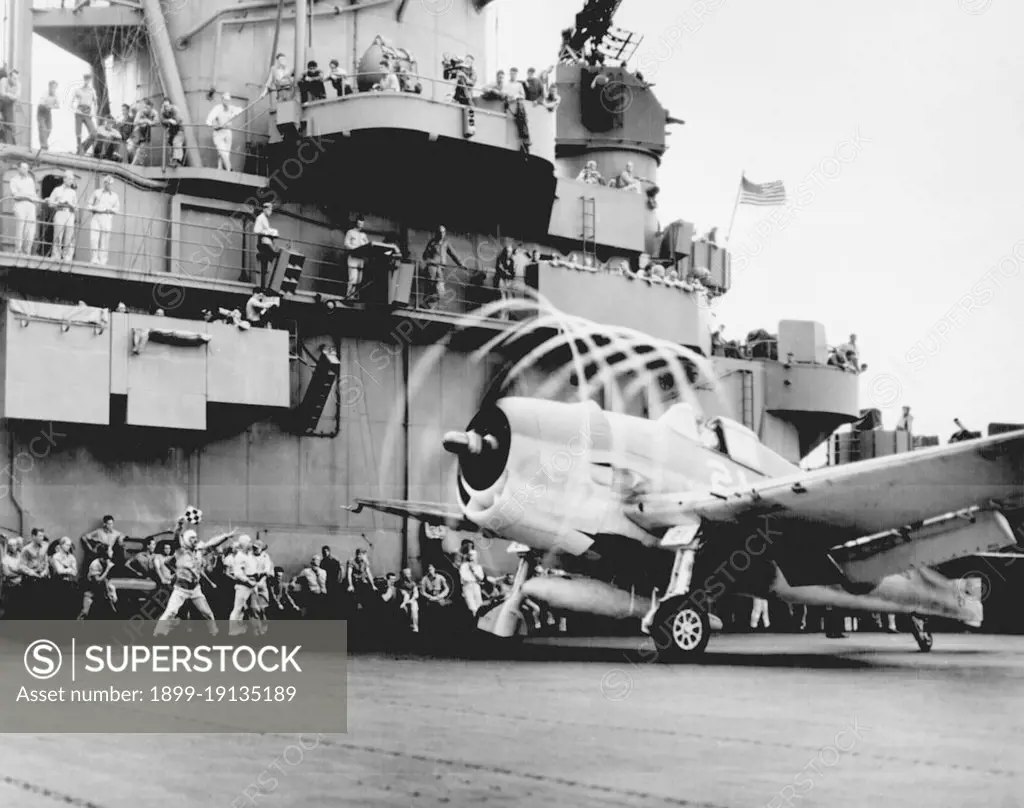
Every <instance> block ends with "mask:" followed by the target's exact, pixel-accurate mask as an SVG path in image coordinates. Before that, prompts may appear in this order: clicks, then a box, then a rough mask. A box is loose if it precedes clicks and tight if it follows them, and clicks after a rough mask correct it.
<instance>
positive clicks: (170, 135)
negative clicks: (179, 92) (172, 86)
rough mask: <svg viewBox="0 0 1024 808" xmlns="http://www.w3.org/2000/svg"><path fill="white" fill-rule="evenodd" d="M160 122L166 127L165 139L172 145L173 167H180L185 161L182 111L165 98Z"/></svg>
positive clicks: (161, 108)
mask: <svg viewBox="0 0 1024 808" xmlns="http://www.w3.org/2000/svg"><path fill="white" fill-rule="evenodd" d="M160 123H162V124H163V127H164V140H165V142H166V143H168V144H169V145H170V147H171V168H178V167H179V166H181V165H184V163H185V132H184V130H183V129H182V126H181V113H180V112H178V108H177V107H175V106H174V104H172V103H171V99H169V98H165V99H164V103H163V106H161V107H160Z"/></svg>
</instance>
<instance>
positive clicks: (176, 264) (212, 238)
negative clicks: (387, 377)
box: [0, 188, 526, 316]
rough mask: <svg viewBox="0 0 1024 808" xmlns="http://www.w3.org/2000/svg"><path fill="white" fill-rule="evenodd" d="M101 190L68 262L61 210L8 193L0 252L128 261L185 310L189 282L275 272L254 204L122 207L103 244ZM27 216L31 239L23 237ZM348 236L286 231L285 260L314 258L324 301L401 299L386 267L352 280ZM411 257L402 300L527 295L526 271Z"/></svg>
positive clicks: (12, 256)
mask: <svg viewBox="0 0 1024 808" xmlns="http://www.w3.org/2000/svg"><path fill="white" fill-rule="evenodd" d="M93 191H94V189H92V188H90V189H88V190H86V191H84V192H79V194H78V206H79V207H78V211H77V212H76V216H75V219H74V223H73V224H72V226H71V230H70V235H69V236H68V239H69V240H68V242H67V250H68V251H67V255H68V258H67V259H66V260H63V261H62V260H61V249H60V247H61V245H60V244H58V243H57V235H58V234H57V233H56V232H55V231H56V227H55V225H54V222H53V213H54V212H55V209H54V208H53V207H52V206H51V205H49V204H48V203H46V202H45V201H37V202H35V203H34V204H33V206H32V209H33V210H34V211H35V214H36V218H35V222H34V224H33V222H32V218H31V217H30V216H26V217H24V218H19V215H18V211H16V210H15V200H14V198H13V197H12V196H10V195H8V196H5V197H2V198H0V254H2V255H4V256H5V257H6V258H7V259H8V260H13V261H16V262H18V263H24V264H27V265H28V266H29V267H30V268H33V269H39V270H43V271H45V270H51V271H58V270H60V269H67V268H68V265H69V264H71V263H75V264H81V265H85V266H92V267H95V268H97V269H99V268H103V269H105V270H120V271H123V274H122V273H121V272H119V273H118V274H119V275H122V276H124V277H131V278H133V279H137V280H149V281H152V282H154V283H158V284H160V286H161V287H168V286H173V287H174V288H175V289H176V290H179V292H180V293H177V292H176V293H175V294H173V295H171V294H164V295H160V296H159V297H160V298H161V299H159V300H157V299H156V297H157V296H156V295H155V297H154V305H155V306H159V307H161V308H163V309H164V311H165V313H167V314H174V313H175V312H174V310H175V309H179V308H180V307H181V306H182V305H183V304H185V303H186V301H187V299H188V296H187V293H186V290H187V288H188V287H189V286H194V287H197V288H202V287H203V286H216V287H218V288H223V287H224V286H225V284H226V285H229V286H232V287H234V286H236V285H237V287H238V292H239V293H246V292H248V291H250V290H251V289H252V288H253V287H256V286H267V285H268V284H269V282H270V280H271V279H270V278H268V277H263V276H261V267H260V262H259V261H258V259H257V255H256V241H257V239H256V236H255V234H254V233H253V230H252V226H253V222H254V220H255V218H254V215H253V214H252V213H249V212H247V211H238V212H237V213H236V214H235V215H233V216H231V217H229V218H227V219H225V220H224V221H223V222H222V223H221V224H219V225H210V224H206V223H203V222H202V221H198V220H193V219H192V218H186V219H184V220H182V219H179V220H178V221H172V220H170V219H167V218H160V217H154V216H145V215H141V214H136V213H124V212H121V213H117V214H114V215H113V217H112V223H111V230H110V235H109V237H108V241H107V245H106V246H107V249H106V250H105V251H101V249H100V248H101V247H102V246H103V244H102V241H101V232H102V230H101V229H102V227H103V226H104V225H105V222H104V221H103V218H102V217H97V215H96V214H94V213H92V212H90V211H89V210H88V205H89V202H90V200H91V196H92V193H93ZM122 204H123V202H122ZM187 213H192V211H187ZM199 215H201V214H199ZM282 218H284V217H282ZM275 224H280V223H278V222H275V221H273V220H272V221H271V225H272V226H274V225H275ZM22 225H24V226H25V238H24V239H22V240H21V241H20V242H19V229H20V226H22ZM342 237H343V233H342V232H341V231H340V230H335V231H332V239H331V241H328V242H324V241H309V240H306V239H301V238H291V237H286V236H282V237H279V238H277V239H276V247H277V248H278V249H279V250H281V251H282V253H283V254H282V256H281V258H280V260H281V261H287V259H288V253H290V252H295V253H299V254H301V255H302V256H303V258H304V264H303V273H302V277H301V279H300V281H299V284H298V291H300V292H306V293H308V294H312V295H318V296H319V299H320V301H321V302H322V303H324V304H327V305H331V306H333V305H335V304H340V305H342V306H345V305H348V304H352V303H357V302H358V303H360V304H368V303H379V304H383V303H388V302H393V301H391V294H390V291H389V287H390V286H391V281H392V280H393V278H392V277H391V276H389V277H383V275H384V273H379V274H377V273H374V272H373V271H372V269H367V270H365V271H364V273H363V276H364V277H363V281H362V283H361V285H360V287H359V288H358V289H355V290H353V289H349V283H348V251H347V250H345V249H344V247H343V245H342ZM19 250H21V254H20V255H19V254H18V253H19ZM26 250H27V251H26ZM405 264H406V271H408V268H409V265H411V270H412V273H413V277H412V283H411V290H410V294H409V298H408V300H407V301H400V302H401V303H402V304H403V305H406V306H408V307H409V308H411V309H415V310H419V311H430V312H434V313H444V314H449V315H463V314H471V313H472V312H473V311H474V310H476V309H479V308H480V307H481V306H483V305H485V304H487V303H489V302H491V301H493V300H497V299H498V298H500V297H502V296H503V294H504V296H505V297H517V298H521V297H524V296H525V295H526V290H525V288H524V287H523V286H522V281H521V279H520V280H519V281H517V282H515V283H513V284H510V285H508V286H507V287H506V288H504V289H502V288H500V286H499V284H498V283H497V282H496V279H495V273H494V270H493V269H489V270H488V269H483V268H475V267H471V266H456V265H454V264H445V265H437V267H436V269H433V268H428V267H427V265H426V264H424V263H423V262H418V261H409V262H405ZM270 271H271V272H272V267H271V268H270ZM438 279H440V280H442V281H443V286H441V287H439V286H438V285H437V283H436V281H437V280H438ZM191 309H192V307H191V306H190V307H188V310H189V311H190V313H191V314H192V315H197V314H198V311H199V309H198V306H197V307H196V308H195V310H194V311H192V310H191ZM182 316H184V315H182Z"/></svg>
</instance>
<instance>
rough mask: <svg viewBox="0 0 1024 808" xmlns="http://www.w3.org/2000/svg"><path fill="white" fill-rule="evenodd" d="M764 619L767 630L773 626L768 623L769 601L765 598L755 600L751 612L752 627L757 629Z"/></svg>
mask: <svg viewBox="0 0 1024 808" xmlns="http://www.w3.org/2000/svg"><path fill="white" fill-rule="evenodd" d="M762 619H763V620H764V627H765V628H768V627H769V626H771V623H770V622H769V621H768V601H767V600H765V599H764V598H754V607H753V608H752V609H751V610H750V627H751V628H752V629H755V628H757V626H758V624H759V623H760V622H761V620H762Z"/></svg>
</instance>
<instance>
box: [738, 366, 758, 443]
mask: <svg viewBox="0 0 1024 808" xmlns="http://www.w3.org/2000/svg"><path fill="white" fill-rule="evenodd" d="M740 384H742V386H743V389H742V393H741V395H742V401H741V404H742V416H741V418H742V424H743V426H745V427H746V428H747V429H750V430H752V431H755V432H756V431H757V430H756V429H754V374H753V372H751V371H749V370H744V371H741V372H740Z"/></svg>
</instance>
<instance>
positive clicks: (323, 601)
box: [0, 514, 565, 634]
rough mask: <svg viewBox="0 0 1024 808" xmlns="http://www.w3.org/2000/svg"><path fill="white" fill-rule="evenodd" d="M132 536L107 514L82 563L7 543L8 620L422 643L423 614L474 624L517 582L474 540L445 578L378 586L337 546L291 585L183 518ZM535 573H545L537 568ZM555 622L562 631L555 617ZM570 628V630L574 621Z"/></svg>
mask: <svg viewBox="0 0 1024 808" xmlns="http://www.w3.org/2000/svg"><path fill="white" fill-rule="evenodd" d="M127 538H128V537H127V536H125V534H124V533H122V532H120V531H119V530H117V529H116V528H115V520H114V517H113V516H112V515H109V514H108V515H106V516H104V517H103V520H102V523H101V525H100V527H98V528H96V529H95V530H92V531H89V532H87V533H85V534H83V535H82V536H81V538H80V540H79V542H80V549H81V553H80V554H79V553H78V552H76V547H75V542H74V541H73V540H72V539H71V538H70V537H68V536H62V537H61V538H60V539H58V540H56V541H52V540H51V539H50V538H49V537H48V536H47V534H46V531H45V530H43V529H42V528H34V529H33V530H32V533H31V537H30V539H29V540H28V541H27V542H26V541H25V540H23V539H22V538H21V537H20V536H9V535H5V534H0V541H2V544H3V547H2V556H0V558H2V565H0V568H2V574H0V614H2V616H3V617H5V618H7V619H42V618H58V619H71V618H73V617H76V616H77V618H78V619H80V620H85V619H88V618H99V617H122V618H124V617H130V616H133V615H135V614H140V608H141V614H142V616H144V617H145V618H147V619H151V620H158V621H159V623H160V625H158V626H157V629H156V631H157V632H158V633H165V632H167V631H169V630H170V629H171V628H172V627H173V626H174V625H175V624H176V621H177V620H179V619H180V618H182V617H188V616H192V615H193V614H194V616H196V617H198V618H201V619H203V620H206V621H207V623H208V625H209V629H210V631H211V633H216V632H217V626H216V622H215V621H216V620H217V619H218V617H219V618H220V619H222V620H223V619H227V620H228V622H229V632H230V633H232V634H238V633H243V632H245V631H246V630H248V628H250V627H251V628H252V629H253V630H254V631H255V632H256V633H258V634H261V633H264V632H265V631H266V630H267V621H268V620H269V619H300V618H306V619H344V618H348V619H352V620H356V621H363V622H372V623H374V624H376V623H380V622H381V621H382V620H383V621H386V622H389V623H396V624H401V626H402V627H404V629H405V630H407V631H410V632H412V633H419V631H420V624H421V616H426V619H427V620H428V621H430V622H432V621H434V620H435V619H436V620H437V621H438V625H442V624H445V623H449V622H450V621H451V620H453V619H454V620H461V621H462V622H464V623H466V624H469V623H470V622H471V621H472V620H473V619H474V618H475V617H476V616H477V615H478V614H480V613H481V611H482V610H483V609H485V607H488V606H489V605H491V604H493V603H495V602H498V601H500V600H503V599H504V598H505V596H506V595H507V594H508V592H509V591H510V589H511V586H512V578H513V576H511V575H506V576H492V575H488V574H487V572H486V571H485V570H484V568H483V566H482V565H481V563H480V561H479V558H478V555H477V550H476V547H475V545H474V544H473V542H472V541H469V540H467V541H464V542H463V544H462V547H461V548H460V550H459V552H458V553H456V554H455V555H454V556H452V557H448V556H446V557H445V558H444V565H445V567H446V570H445V571H444V572H441V571H439V570H438V568H437V566H435V564H432V563H428V564H426V565H425V570H424V573H423V575H422V576H421V577H420V578H418V579H417V578H415V577H414V576H413V572H412V569H411V568H409V567H406V568H405V569H403V570H402V571H401V572H400V573H394V572H388V573H386V574H385V575H384V576H382V577H377V576H375V575H374V571H373V570H372V568H371V566H370V560H369V555H368V553H367V551H366V549H365V548H358V549H357V550H356V551H355V554H354V556H353V557H352V558H351V559H349V560H348V561H347V562H343V561H340V560H339V559H337V558H336V557H335V556H334V555H333V553H332V551H331V548H330V547H329V546H324V547H323V548H322V550H321V552H320V553H318V554H317V555H314V556H312V557H311V558H310V559H309V561H308V562H307V563H306V564H305V565H304V566H303V567H302V569H301V570H300V571H299V572H298V573H297V574H296V575H294V576H292V577H290V578H289V577H286V576H285V574H284V569H283V568H282V567H280V566H275V565H274V562H273V561H272V559H271V557H270V553H269V547H268V545H267V543H266V542H264V541H260V540H258V539H257V540H253V539H252V538H251V537H250V536H248V535H245V534H242V533H240V532H239V531H238V530H237V529H235V530H230V531H226V532H222V533H219V534H217V535H215V536H212V537H211V538H209V539H205V540H201V539H200V538H199V536H198V532H197V525H195V524H191V523H189V522H188V521H187V520H186V519H185V518H184V517H183V518H182V519H179V520H178V523H177V525H176V526H175V528H174V530H173V531H172V535H171V536H170V537H169V538H168V537H164V538H158V537H151V538H149V539H147V540H145V541H144V543H143V547H142V549H141V550H139V551H137V552H135V553H133V554H130V553H129V552H128V550H127V549H126V539H127ZM79 555H81V556H82V557H83V563H82V566H81V569H82V574H79V570H80V567H79V562H78V558H79ZM534 574H538V575H540V574H546V572H545V570H544V569H543V568H542V567H540V566H539V562H538V564H537V565H535V569H534ZM142 582H148V583H146V584H145V585H141V583H142ZM146 604H157V606H158V608H155V609H154V608H149V609H146V608H145V606H146ZM524 614H526V615H529V616H531V617H532V621H533V625H534V627H535V628H537V629H539V628H541V618H542V617H543V616H545V615H546V614H547V613H546V612H544V610H542V609H541V608H540V607H539V606H538V605H536V604H532V603H529V602H528V603H526V604H525V605H524ZM547 617H548V621H549V623H550V624H552V625H553V624H554V621H555V618H554V616H553V615H550V614H547ZM560 622H561V629H562V630H564V629H565V621H564V618H562V619H561V621H560Z"/></svg>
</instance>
